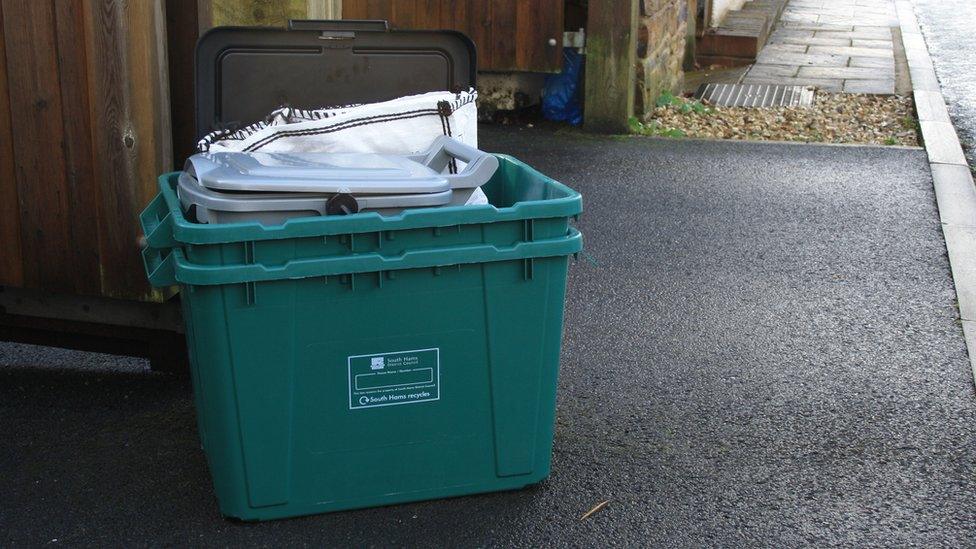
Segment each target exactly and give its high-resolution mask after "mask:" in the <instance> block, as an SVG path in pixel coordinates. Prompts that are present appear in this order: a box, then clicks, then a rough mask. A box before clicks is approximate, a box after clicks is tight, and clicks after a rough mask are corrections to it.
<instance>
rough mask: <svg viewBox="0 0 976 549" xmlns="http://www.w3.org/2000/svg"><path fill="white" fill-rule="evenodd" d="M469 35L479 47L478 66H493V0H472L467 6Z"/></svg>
mask: <svg viewBox="0 0 976 549" xmlns="http://www.w3.org/2000/svg"><path fill="white" fill-rule="evenodd" d="M467 8H468V9H467V12H468V13H467V16H468V37H469V38H471V40H473V41H474V45H475V47H476V48H477V49H478V68H479V69H488V68H493V67H492V65H491V57H492V53H491V48H492V45H493V44H492V42H491V2H490V1H488V0H471V2H470V3H469V4H468V6H467Z"/></svg>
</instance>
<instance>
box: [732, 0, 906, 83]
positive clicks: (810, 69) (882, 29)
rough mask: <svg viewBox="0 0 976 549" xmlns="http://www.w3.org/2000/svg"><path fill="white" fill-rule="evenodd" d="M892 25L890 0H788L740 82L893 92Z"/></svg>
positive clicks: (894, 48) (894, 49)
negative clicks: (771, 31)
mask: <svg viewBox="0 0 976 549" xmlns="http://www.w3.org/2000/svg"><path fill="white" fill-rule="evenodd" d="M897 29H898V14H897V11H896V9H895V4H894V2H893V1H892V0H790V1H789V3H788V4H787V6H786V9H785V10H784V11H783V15H782V17H781V19H780V20H779V22H778V23H777V25H776V28H775V30H774V31H773V33H772V34H771V35H770V37H769V41H768V42H767V44H766V46H765V47H764V48H763V50H762V51H761V52H760V54H759V57H758V58H757V59H756V63H755V65H753V66H752V68H750V69H749V71H748V72H747V73H746V74H745V76H744V78H743V79H742V83H743V84H790V85H802V86H817V87H818V88H820V89H823V90H826V91H832V92H850V93H874V94H893V93H895V91H896V88H897V87H898V84H897V79H896V57H897V56H896V52H897V48H898V44H897V40H898V39H899V38H898V36H899V35H898V30H897ZM903 86H904V84H902V87H903ZM900 91H907V90H900Z"/></svg>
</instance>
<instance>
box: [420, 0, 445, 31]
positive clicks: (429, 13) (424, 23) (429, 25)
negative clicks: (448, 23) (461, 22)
mask: <svg viewBox="0 0 976 549" xmlns="http://www.w3.org/2000/svg"><path fill="white" fill-rule="evenodd" d="M445 3H446V2H444V0H416V9H417V28H418V29H426V30H438V29H442V28H444V27H442V26H441V7H442V5H443V4H445Z"/></svg>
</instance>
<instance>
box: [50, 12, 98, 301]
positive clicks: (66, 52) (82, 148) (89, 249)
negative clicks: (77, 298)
mask: <svg viewBox="0 0 976 549" xmlns="http://www.w3.org/2000/svg"><path fill="white" fill-rule="evenodd" d="M54 23H55V33H56V38H57V53H58V57H57V59H58V80H59V83H60V84H59V85H60V89H61V92H62V93H61V108H62V120H63V125H64V142H63V148H64V155H65V159H64V160H65V177H66V181H65V191H66V192H67V197H68V204H70V207H69V209H68V211H67V212H66V213H67V228H68V233H69V235H70V236H69V242H66V243H64V245H65V246H66V247H67V248H68V249H67V252H68V256H69V257H70V258H71V259H70V261H71V263H70V265H69V266H68V268H69V269H71V271H72V272H73V276H74V290H75V291H76V292H77V293H79V294H83V295H99V294H100V293H101V279H100V273H99V270H100V269H99V244H98V218H97V216H95V215H94V214H95V213H96V212H97V211H98V209H97V204H98V187H97V185H96V183H95V174H94V166H93V165H92V146H91V130H92V119H91V113H90V109H89V101H88V73H87V68H88V67H87V59H86V52H85V24H84V14H83V13H82V11H81V3H80V2H57V1H56V2H54Z"/></svg>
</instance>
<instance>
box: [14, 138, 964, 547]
mask: <svg viewBox="0 0 976 549" xmlns="http://www.w3.org/2000/svg"><path fill="white" fill-rule="evenodd" d="M482 146H483V148H486V149H488V150H494V151H504V152H509V153H512V154H514V155H515V156H518V157H519V158H522V159H524V160H526V161H528V162H529V163H531V164H533V165H534V166H536V167H537V168H538V169H540V170H541V171H543V172H545V173H547V174H549V175H551V176H553V177H554V178H556V179H559V180H561V181H563V182H565V183H567V184H569V185H571V186H573V187H575V188H577V189H579V190H581V191H582V192H583V195H584V200H585V210H586V213H585V214H584V216H583V218H582V219H581V221H580V223H579V227H580V228H581V230H582V231H583V234H584V237H585V246H586V253H587V255H588V256H589V258H590V259H588V260H580V261H579V262H578V263H576V264H575V265H574V266H573V268H572V269H571V281H570V289H569V297H568V302H567V313H566V329H565V343H564V349H563V362H562V374H561V380H560V393H559V410H558V420H557V432H556V443H555V451H554V455H553V473H552V476H551V477H550V478H549V479H548V480H547V481H546V482H544V483H542V484H540V485H538V486H535V487H532V488H530V489H527V490H523V491H518V492H509V493H499V494H488V495H481V496H473V497H465V498H458V499H453V500H446V501H431V502H424V503H417V504H410V505H401V506H395V507H388V508H381V509H369V510H363V511H353V512H345V513H337V514H332V515H324V516H317V517H308V518H301V519H294V520H286V521H277V522H271V523H262V524H240V523H235V522H231V521H227V520H224V519H222V518H220V516H219V515H218V513H217V508H216V504H215V501H214V499H213V495H212V492H211V488H210V480H209V477H208V473H207V470H206V465H205V462H204V458H203V455H202V453H201V452H200V450H199V443H198V440H197V437H196V432H195V424H194V418H193V409H192V404H191V399H190V393H189V388H188V385H187V382H186V380H184V379H181V378H175V377H171V376H166V375H161V374H153V373H148V372H146V371H145V370H144V368H145V365H144V363H143V362H141V361H138V360H135V359H124V358H119V357H110V356H106V355H89V354H84V353H75V352H68V351H60V350H51V349H44V348H38V347H30V346H24V345H14V344H0V472H2V474H0V494H3V497H0V545H4V546H8V547H9V546H12V547H18V546H33V545H43V544H47V543H49V542H51V540H57V541H56V542H55V543H58V544H69V545H100V546H104V545H127V546H144V545H239V544H245V545H263V546H270V545H275V546H282V545H316V546H319V545H354V546H370V545H372V546H391V545H393V546H512V545H518V546H533V547H538V546H556V545H568V546H595V545H630V546H636V545H643V546H646V545H661V546H701V545H713V546H717V545H723V546H729V545H749V546H759V545H762V546H796V545H801V544H817V545H828V544H857V545H907V544H918V545H942V546H947V545H953V546H959V545H967V544H970V543H972V540H973V539H976V474H974V470H976V437H974V434H976V396H974V386H973V374H972V371H971V369H970V365H969V362H968V360H967V355H966V348H965V345H964V343H963V338H962V331H961V328H960V326H959V323H958V321H957V311H956V307H955V304H954V300H955V293H954V290H953V286H952V282H951V279H950V275H949V265H948V260H947V258H946V252H945V247H944V243H943V240H942V233H941V231H940V228H939V223H938V215H937V212H936V207H935V199H934V194H933V191H932V184H931V179H930V174H929V171H928V167H927V163H926V158H925V154H924V152H922V151H921V150H906V149H885V148H854V147H828V146H809V145H783V144H762V143H716V142H699V141H670V140H654V139H643V138H595V137H587V136H581V135H578V134H575V133H573V132H556V133H554V132H551V131H549V130H541V129H509V128H497V127H495V128H491V127H489V128H485V129H484V130H483V133H482ZM602 500H610V503H609V505H608V506H607V507H606V508H604V509H603V510H601V511H600V512H598V513H596V514H594V515H593V516H591V517H590V518H588V519H586V520H584V521H581V520H580V516H581V515H582V514H583V513H584V512H585V511H587V510H588V509H590V508H591V507H592V506H593V505H595V504H596V503H598V502H600V501H602Z"/></svg>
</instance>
